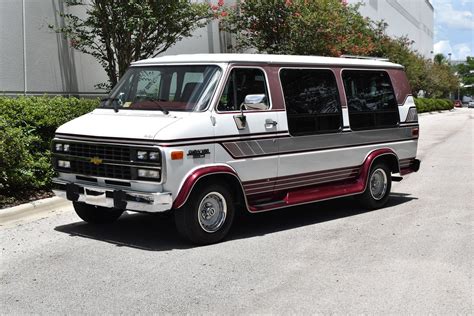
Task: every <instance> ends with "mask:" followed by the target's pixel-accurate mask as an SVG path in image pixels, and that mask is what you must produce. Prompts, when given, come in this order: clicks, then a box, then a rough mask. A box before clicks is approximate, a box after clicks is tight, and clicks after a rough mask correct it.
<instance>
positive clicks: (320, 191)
mask: <svg viewBox="0 0 474 316" xmlns="http://www.w3.org/2000/svg"><path fill="white" fill-rule="evenodd" d="M364 183H365V181H364V179H358V180H351V181H346V182H339V183H338V184H334V183H330V184H325V185H318V186H317V187H310V188H308V187H306V188H302V189H299V190H293V191H289V192H287V193H286V195H285V196H284V198H283V199H281V196H280V199H279V200H275V201H272V202H266V203H262V204H255V205H249V210H250V212H252V213H256V212H264V211H269V210H273V209H277V208H283V207H288V206H294V205H299V204H305V203H311V202H317V201H324V200H329V199H333V198H336V197H343V196H348V195H354V194H359V193H362V192H364V189H365V185H364Z"/></svg>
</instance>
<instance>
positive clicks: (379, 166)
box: [360, 163, 392, 210]
mask: <svg viewBox="0 0 474 316" xmlns="http://www.w3.org/2000/svg"><path fill="white" fill-rule="evenodd" d="M391 188H392V173H391V170H390V169H389V168H388V166H387V165H386V164H384V163H376V164H375V165H373V166H372V168H371V169H370V173H369V177H368V179H367V186H366V188H365V191H364V193H362V194H361V196H360V202H361V204H362V206H363V207H364V208H367V209H370V210H374V209H378V208H381V207H383V206H384V205H385V204H387V201H388V199H389V196H390V189H391Z"/></svg>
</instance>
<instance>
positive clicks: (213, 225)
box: [198, 192, 227, 233]
mask: <svg viewBox="0 0 474 316" xmlns="http://www.w3.org/2000/svg"><path fill="white" fill-rule="evenodd" d="M226 216H227V202H226V200H225V198H224V196H222V194H220V193H219V192H209V193H208V194H206V195H205V196H204V198H203V199H202V200H201V203H200V204H199V208H198V221H199V225H200V226H201V228H202V229H203V230H204V231H206V232H208V233H214V232H216V231H218V230H219V229H220V228H221V227H222V226H223V225H224V222H225V219H226Z"/></svg>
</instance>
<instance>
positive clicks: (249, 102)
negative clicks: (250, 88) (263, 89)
mask: <svg viewBox="0 0 474 316" xmlns="http://www.w3.org/2000/svg"><path fill="white" fill-rule="evenodd" d="M242 105H244V106H245V109H247V110H266V109H267V108H268V105H267V96H266V95H265V94H248V95H246V96H245V99H244V103H243V104H242ZM240 109H241V112H242V106H240Z"/></svg>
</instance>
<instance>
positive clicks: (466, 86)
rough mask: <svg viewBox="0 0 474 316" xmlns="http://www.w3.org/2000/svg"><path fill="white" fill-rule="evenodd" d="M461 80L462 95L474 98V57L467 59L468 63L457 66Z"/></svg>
mask: <svg viewBox="0 0 474 316" xmlns="http://www.w3.org/2000/svg"><path fill="white" fill-rule="evenodd" d="M457 71H458V75H459V77H460V78H461V83H462V87H463V88H462V94H463V95H470V96H474V57H469V56H468V57H467V58H466V62H465V63H463V64H459V65H458V66H457Z"/></svg>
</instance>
